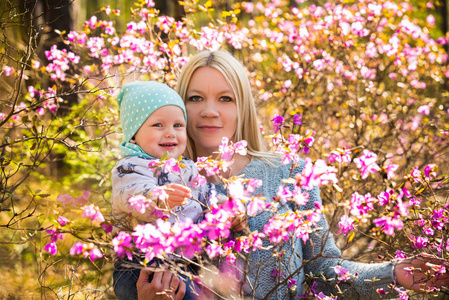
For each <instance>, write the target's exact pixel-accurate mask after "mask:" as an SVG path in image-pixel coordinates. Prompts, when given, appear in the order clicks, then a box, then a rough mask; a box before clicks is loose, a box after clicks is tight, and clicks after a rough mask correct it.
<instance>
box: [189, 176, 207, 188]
mask: <svg viewBox="0 0 449 300" xmlns="http://www.w3.org/2000/svg"><path fill="white" fill-rule="evenodd" d="M205 183H207V180H206V177H204V176H203V175H200V174H198V175H197V176H195V177H193V178H192V180H191V181H190V186H191V187H192V188H194V187H197V186H199V185H202V184H205Z"/></svg>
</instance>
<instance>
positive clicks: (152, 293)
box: [136, 269, 186, 300]
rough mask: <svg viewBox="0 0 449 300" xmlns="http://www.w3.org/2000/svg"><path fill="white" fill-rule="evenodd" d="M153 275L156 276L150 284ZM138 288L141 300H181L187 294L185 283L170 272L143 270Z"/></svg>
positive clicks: (138, 296) (137, 284)
mask: <svg viewBox="0 0 449 300" xmlns="http://www.w3.org/2000/svg"><path fill="white" fill-rule="evenodd" d="M151 274H154V275H153V279H152V280H151V282H150V281H149V278H150V275H151ZM136 286H137V298H138V299H139V300H167V299H174V300H181V299H183V298H184V295H185V292H186V284H185V283H184V281H182V280H181V279H179V277H178V276H176V275H175V274H173V273H171V272H169V271H164V272H153V271H151V270H149V269H142V270H141V271H140V275H139V279H138V280H137V283H136Z"/></svg>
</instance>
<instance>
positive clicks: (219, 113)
mask: <svg viewBox="0 0 449 300" xmlns="http://www.w3.org/2000/svg"><path fill="white" fill-rule="evenodd" d="M186 111H187V133H188V134H189V136H190V137H191V138H192V139H193V141H194V143H195V147H196V150H197V153H196V154H197V156H209V155H211V154H212V152H214V151H217V149H218V146H219V145H220V142H221V139H222V138H223V137H227V138H228V139H229V140H231V141H232V140H233V136H234V133H235V129H236V127H237V103H236V99H235V95H234V92H233V91H232V88H231V85H230V84H229V83H228V82H227V81H226V79H225V77H224V76H223V75H222V74H221V72H220V71H218V70H216V69H214V68H211V67H201V68H198V69H197V70H196V71H195V72H194V73H193V75H192V78H191V79H190V83H189V86H188V87H187V92H186Z"/></svg>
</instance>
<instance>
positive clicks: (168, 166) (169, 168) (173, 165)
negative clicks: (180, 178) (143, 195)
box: [164, 158, 181, 174]
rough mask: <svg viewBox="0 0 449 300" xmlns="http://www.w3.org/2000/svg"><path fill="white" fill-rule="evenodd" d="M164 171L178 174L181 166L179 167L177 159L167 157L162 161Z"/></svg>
mask: <svg viewBox="0 0 449 300" xmlns="http://www.w3.org/2000/svg"><path fill="white" fill-rule="evenodd" d="M164 171H165V172H169V173H173V174H179V173H180V172H181V168H180V167H179V162H178V160H176V159H174V158H169V159H167V160H165V161H164Z"/></svg>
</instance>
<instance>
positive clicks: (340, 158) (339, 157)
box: [328, 149, 352, 166]
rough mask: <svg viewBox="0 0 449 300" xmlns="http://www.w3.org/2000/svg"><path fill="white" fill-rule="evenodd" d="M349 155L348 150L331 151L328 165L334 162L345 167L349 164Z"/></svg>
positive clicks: (349, 151)
mask: <svg viewBox="0 0 449 300" xmlns="http://www.w3.org/2000/svg"><path fill="white" fill-rule="evenodd" d="M351 153H352V152H351V150H349V149H337V150H332V151H331V152H330V154H329V157H328V161H329V163H330V164H331V163H333V162H334V161H336V162H338V164H339V165H343V166H346V165H348V164H349V162H351Z"/></svg>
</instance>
